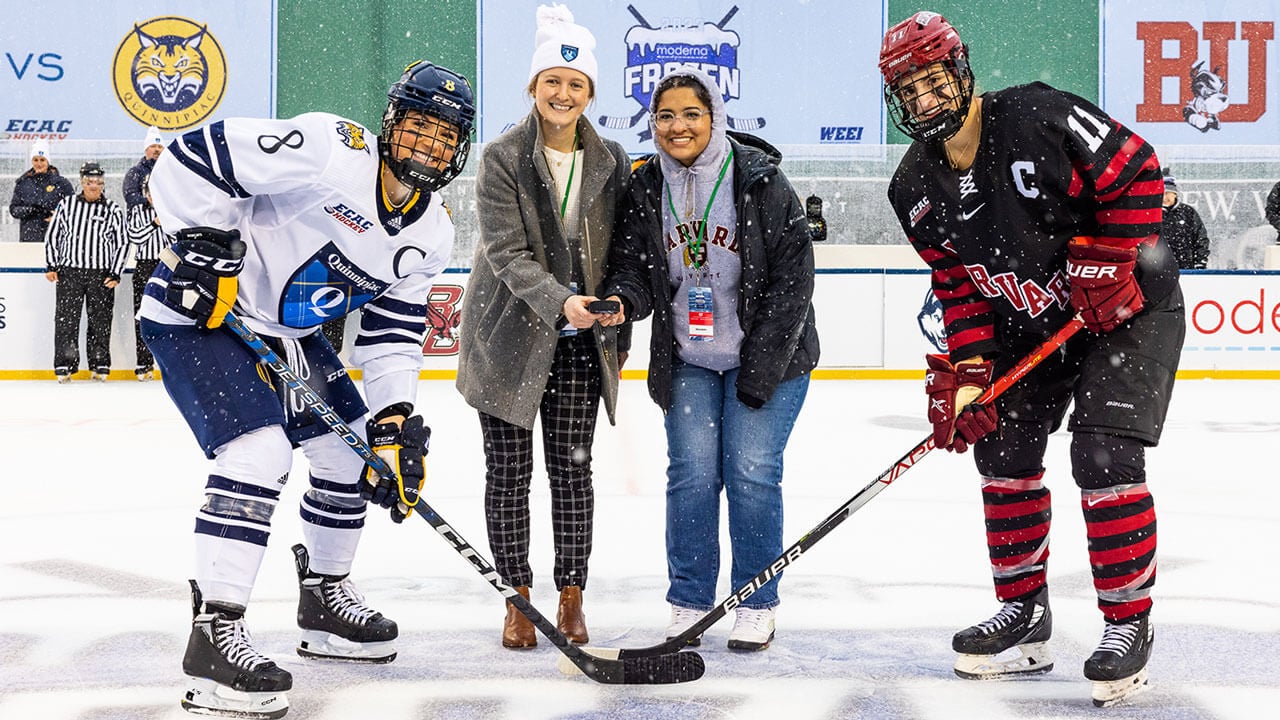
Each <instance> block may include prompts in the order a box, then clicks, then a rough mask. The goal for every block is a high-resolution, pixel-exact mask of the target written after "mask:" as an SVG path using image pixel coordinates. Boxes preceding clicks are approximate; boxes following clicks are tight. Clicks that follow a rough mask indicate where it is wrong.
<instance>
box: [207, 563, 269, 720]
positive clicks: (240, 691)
mask: <svg viewBox="0 0 1280 720" xmlns="http://www.w3.org/2000/svg"><path fill="white" fill-rule="evenodd" d="M191 610H192V615H193V617H194V619H193V620H192V623H191V636H190V638H189V639H188V640H187V654H186V655H185V656H184V657H183V658H182V670H183V672H185V673H186V674H187V675H188V676H189V677H188V681H189V683H188V685H187V687H188V689H187V693H186V695H185V696H183V698H182V707H183V709H185V710H187V711H188V712H191V713H195V714H197V715H220V716H223V717H237V718H280V717H284V714H285V713H286V712H288V711H289V699H288V697H287V696H286V695H285V692H286V691H288V690H289V689H290V688H292V687H293V676H292V675H290V674H289V673H288V671H286V670H283V669H281V668H279V667H277V666H276V664H275V663H274V662H272V661H270V660H268V659H267V658H266V657H264V656H263V655H262V654H260V653H259V652H258V651H257V650H254V648H253V639H252V638H251V637H249V630H248V628H246V627H245V624H244V617H243V616H242V615H241V614H240V613H239V612H236V611H235V610H232V609H231V608H223V607H220V606H216V605H205V604H204V603H203V601H202V598H201V595H200V587H199V586H198V585H196V581H195V580H192V581H191Z"/></svg>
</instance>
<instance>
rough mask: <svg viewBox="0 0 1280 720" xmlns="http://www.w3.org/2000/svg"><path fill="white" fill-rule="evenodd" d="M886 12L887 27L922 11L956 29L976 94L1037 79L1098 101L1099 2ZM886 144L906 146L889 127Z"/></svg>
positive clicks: (902, 6)
mask: <svg viewBox="0 0 1280 720" xmlns="http://www.w3.org/2000/svg"><path fill="white" fill-rule="evenodd" d="M888 8H889V10H888V17H887V18H886V19H887V21H888V24H889V25H894V24H895V23H898V22H901V21H902V20H903V19H905V18H907V17H910V16H911V15H912V14H913V13H915V12H918V11H920V10H932V11H934V12H937V13H941V14H942V16H943V17H945V18H946V19H947V21H948V22H950V23H951V24H952V25H954V26H955V28H956V29H957V30H959V31H960V37H961V38H962V39H963V40H964V41H965V43H967V44H968V45H969V55H970V58H971V60H972V63H973V74H974V77H975V79H976V80H977V85H978V92H979V93H981V92H984V91H986V90H999V89H1000V88H1005V87H1009V86H1010V85H1020V84H1022V83H1028V82H1032V81H1035V80H1040V81H1042V82H1046V83H1048V84H1050V85H1052V86H1054V87H1056V88H1058V89H1059V90H1066V91H1069V92H1073V93H1075V94H1077V95H1080V96H1081V97H1083V98H1086V99H1088V100H1091V101H1093V102H1098V43H1099V42H1100V40H1099V38H1098V12H1099V6H1098V0H1046V1H1041V0H976V1H975V0H930V1H929V2H925V3H921V2H918V1H916V2H906V1H905V0H889V5H888ZM1104 109H1105V108H1104ZM888 141H889V142H891V143H903V142H909V140H908V139H907V137H906V136H905V135H903V134H902V133H900V132H898V130H897V129H896V128H894V127H893V126H892V125H890V126H889V134H888Z"/></svg>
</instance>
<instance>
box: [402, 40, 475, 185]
mask: <svg viewBox="0 0 1280 720" xmlns="http://www.w3.org/2000/svg"><path fill="white" fill-rule="evenodd" d="M387 97H388V98H389V102H388V103H387V109H386V110H385V111H384V112H383V114H382V132H381V133H380V134H379V136H378V153H379V155H380V156H381V157H382V160H383V162H385V163H386V164H387V167H388V168H390V170H391V173H392V174H393V175H394V176H395V177H396V179H397V180H399V181H400V182H402V183H404V184H405V185H408V186H410V187H413V188H416V189H419V190H426V191H428V192H430V191H434V190H439V189H441V188H443V187H444V186H445V185H448V184H449V183H450V182H451V181H452V180H453V179H454V178H456V177H458V175H460V174H461V173H462V170H463V168H464V167H466V164H467V157H468V155H469V154H470V151H471V131H472V127H473V125H474V123H475V117H476V108H475V97H474V95H473V94H472V92H471V84H470V83H469V82H467V79H466V78H464V77H462V76H461V75H458V74H457V73H454V72H452V71H450V70H447V69H445V68H442V67H438V66H435V65H432V64H431V63H426V62H417V63H414V64H412V65H410V66H409V67H408V68H406V69H405V72H404V75H403V76H401V78H400V80H399V81H397V82H396V84H394V85H392V86H391V89H390V90H388V91H387ZM411 110H416V111H418V112H420V113H422V114H423V115H426V116H429V117H432V118H435V119H436V120H439V121H442V122H446V123H449V124H451V125H453V126H454V127H456V128H457V131H458V140H457V142H454V143H445V144H446V145H447V146H448V147H449V148H450V149H451V150H452V151H453V157H452V159H451V160H450V161H449V163H448V164H447V165H446V166H445V167H444V168H442V169H441V168H436V167H434V166H433V165H428V164H426V163H422V162H420V161H418V160H415V159H414V158H413V152H412V151H413V148H415V147H416V146H417V143H418V142H419V139H420V138H421V137H422V136H423V134H422V133H421V132H418V131H415V130H413V129H410V128H400V129H399V130H397V126H399V125H400V124H401V122H403V121H404V119H405V116H406V115H408V113H409V111H411ZM397 141H398V142H397ZM436 142H443V141H442V140H437V141H436ZM405 149H407V150H408V152H403V151H402V150H405ZM399 156H404V157H403V158H401V157H399Z"/></svg>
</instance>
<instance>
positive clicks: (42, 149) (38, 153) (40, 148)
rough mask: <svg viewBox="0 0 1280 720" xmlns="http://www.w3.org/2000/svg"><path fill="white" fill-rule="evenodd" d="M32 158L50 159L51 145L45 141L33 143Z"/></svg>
mask: <svg viewBox="0 0 1280 720" xmlns="http://www.w3.org/2000/svg"><path fill="white" fill-rule="evenodd" d="M31 157H33V158H36V157H42V158H44V159H45V160H48V159H49V143H48V142H46V141H44V140H37V141H35V142H33V143H31Z"/></svg>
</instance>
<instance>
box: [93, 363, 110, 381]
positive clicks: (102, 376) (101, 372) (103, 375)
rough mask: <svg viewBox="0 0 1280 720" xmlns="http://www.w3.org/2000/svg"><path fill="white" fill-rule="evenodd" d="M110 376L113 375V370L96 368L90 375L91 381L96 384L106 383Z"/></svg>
mask: <svg viewBox="0 0 1280 720" xmlns="http://www.w3.org/2000/svg"><path fill="white" fill-rule="evenodd" d="M110 374H111V368H109V367H96V368H94V369H93V372H92V373H90V374H89V379H90V380H92V381H94V382H106V381H107V376H109V375H110Z"/></svg>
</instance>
